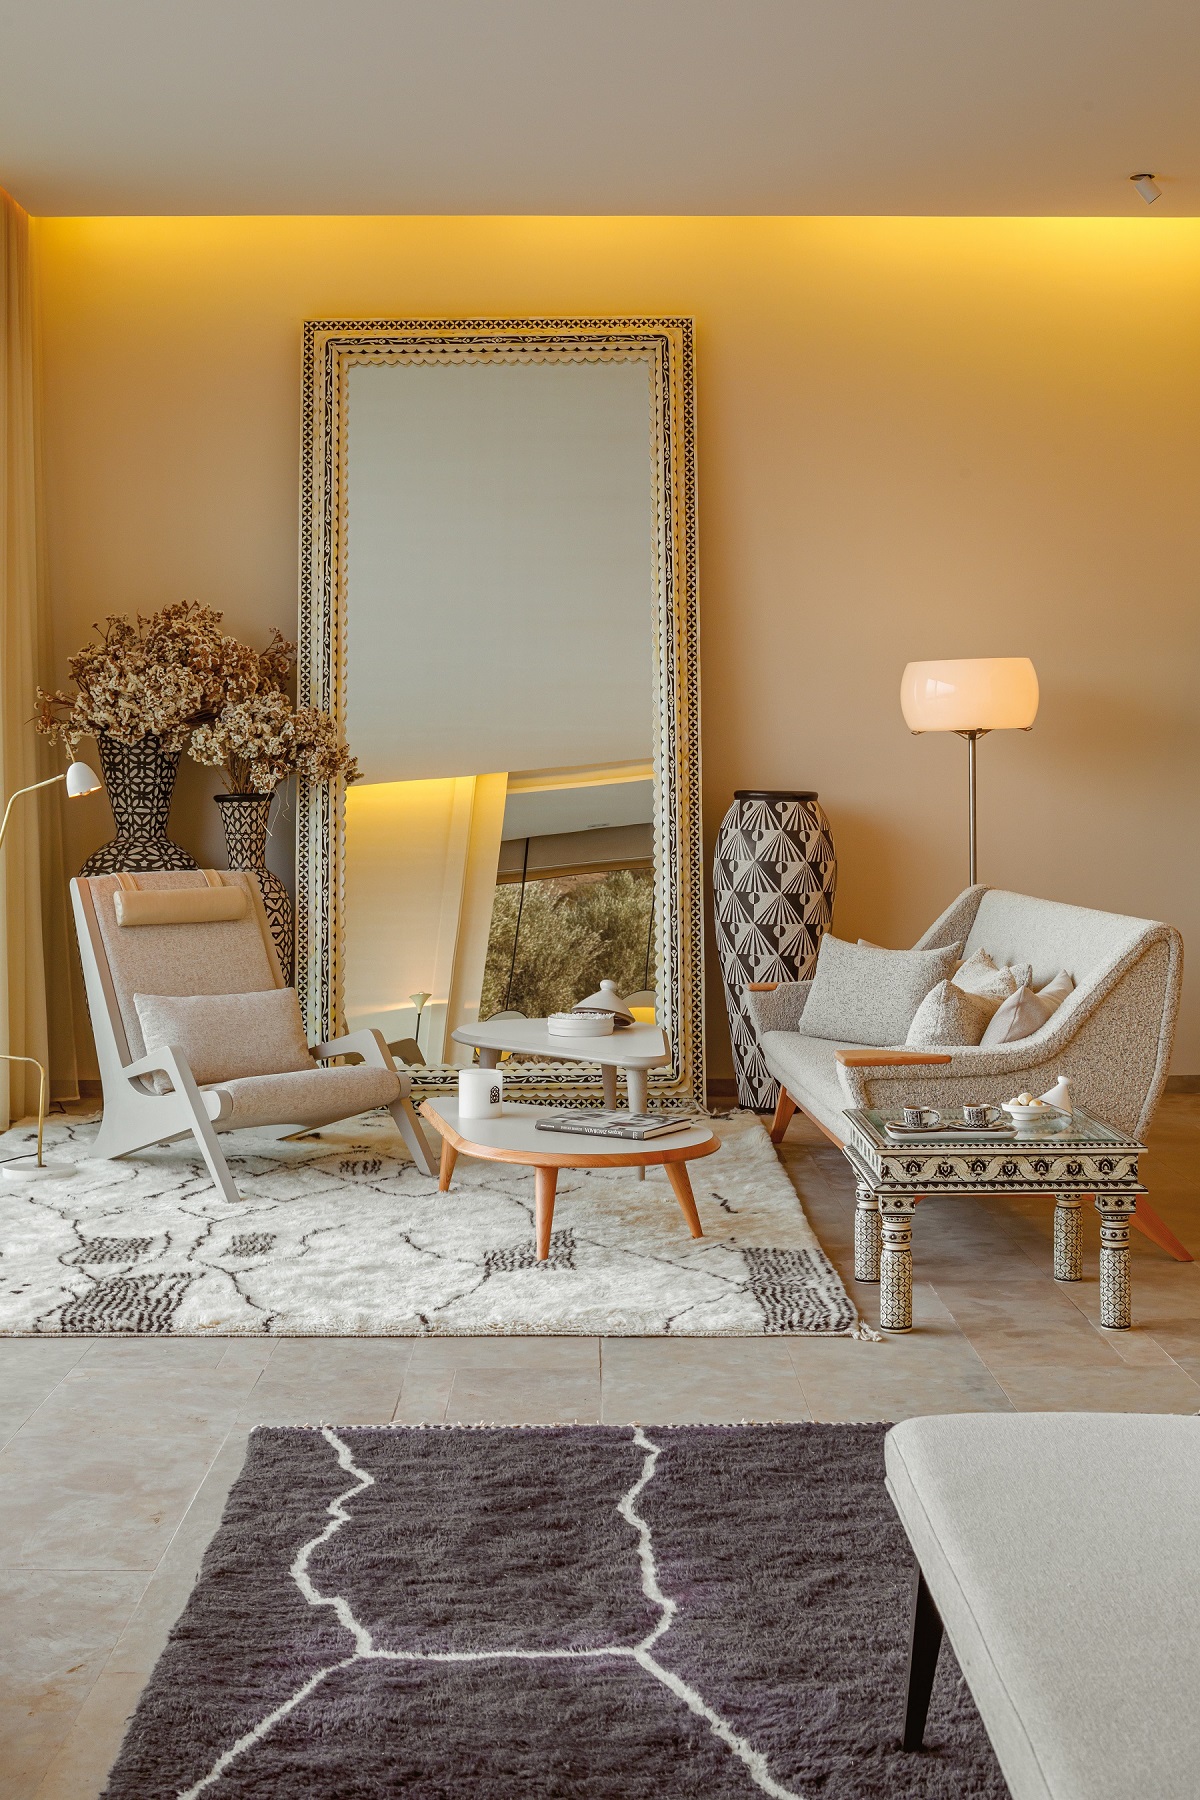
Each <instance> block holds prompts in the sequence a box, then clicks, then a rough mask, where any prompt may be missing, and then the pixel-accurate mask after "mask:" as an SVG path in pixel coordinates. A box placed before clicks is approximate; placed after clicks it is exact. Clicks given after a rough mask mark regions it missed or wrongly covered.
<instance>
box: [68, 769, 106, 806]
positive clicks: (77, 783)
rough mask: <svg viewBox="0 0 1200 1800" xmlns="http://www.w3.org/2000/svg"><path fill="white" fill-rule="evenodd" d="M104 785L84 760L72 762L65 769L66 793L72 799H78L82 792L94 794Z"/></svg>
mask: <svg viewBox="0 0 1200 1800" xmlns="http://www.w3.org/2000/svg"><path fill="white" fill-rule="evenodd" d="M103 786H104V783H103V782H102V781H101V779H100V777H99V776H98V775H97V773H96V771H95V769H89V768H88V766H87V764H86V763H84V762H73V763H72V764H71V766H70V768H69V769H68V770H67V794H68V796H69V797H70V799H72V800H78V799H79V798H80V796H81V795H83V794H96V793H99V791H100V789H101V788H102V787H103Z"/></svg>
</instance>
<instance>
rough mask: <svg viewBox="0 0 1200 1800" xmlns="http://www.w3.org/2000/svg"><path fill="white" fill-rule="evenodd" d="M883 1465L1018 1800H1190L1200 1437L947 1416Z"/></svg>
mask: <svg viewBox="0 0 1200 1800" xmlns="http://www.w3.org/2000/svg"><path fill="white" fill-rule="evenodd" d="M884 1454H885V1460H886V1466H887V1485H888V1490H889V1492H890V1493H891V1496H892V1499H893V1501H894V1502H895V1505H896V1510H897V1511H898V1513H899V1514H900V1518H901V1522H902V1523H903V1525H904V1528H905V1530H906V1531H907V1533H908V1536H909V1538H910V1540H911V1542H912V1546H913V1549H914V1550H915V1551H916V1554H917V1559H918V1561H919V1562H920V1565H921V1567H922V1569H923V1570H924V1572H925V1578H926V1581H927V1582H928V1584H929V1589H930V1592H931V1593H932V1595H933V1598H934V1601H935V1603H936V1605H937V1607H938V1610H939V1611H940V1613H941V1615H942V1619H943V1621H944V1622H945V1625H946V1630H947V1633H948V1634H949V1637H950V1641H951V1643H952V1644H953V1646H954V1651H955V1654H956V1655H957V1657H958V1660H959V1663H960V1665H961V1667H962V1671H963V1674H964V1675H965V1676H966V1679H967V1682H968V1684H969V1686H970V1689H971V1692H972V1694H973V1695H974V1697H975V1701H976V1704H977V1705H978V1707H979V1711H980V1713H981V1715H982V1717H983V1722H984V1724H985V1725H986V1727H987V1730H988V1735H989V1736H990V1738H991V1740H992V1743H993V1745H994V1747H995V1750H996V1755H997V1757H998V1758H999V1761H1000V1766H1001V1768H1002V1770H1003V1771H1004V1776H1005V1779H1006V1780H1007V1782H1008V1785H1009V1788H1010V1790H1011V1793H1012V1795H1013V1800H1129V1797H1130V1796H1131V1795H1145V1796H1146V1797H1147V1800H1149V1796H1151V1795H1153V1796H1154V1800H1192V1796H1194V1795H1195V1793H1196V1789H1197V1780H1196V1771H1197V1769H1200V1709H1197V1707H1196V1703H1195V1697H1196V1693H1197V1690H1198V1688H1200V1625H1198V1624H1197V1616H1196V1606H1195V1593H1196V1588H1197V1583H1198V1582H1200V1538H1198V1536H1197V1533H1196V1494H1197V1492H1200V1420H1198V1419H1195V1418H1186V1417H1171V1416H1155V1415H1153V1414H1150V1415H1147V1414H1136V1413H1132V1414H1129V1413H1016V1414H1010V1415H1001V1414H994V1413H993V1414H981V1413H973V1414H965V1415H953V1414H951V1415H947V1416H944V1417H940V1418H924V1419H908V1420H905V1421H904V1423H903V1424H900V1425H897V1426H895V1427H894V1429H893V1430H892V1431H890V1432H889V1433H888V1436H887V1438H886V1440H885V1446H884ZM897 1703H898V1704H899V1703H900V1696H897Z"/></svg>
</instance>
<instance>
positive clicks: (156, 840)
mask: <svg viewBox="0 0 1200 1800" xmlns="http://www.w3.org/2000/svg"><path fill="white" fill-rule="evenodd" d="M96 745H97V748H98V749H99V752H100V767H101V770H102V771H103V774H104V785H105V787H106V788H107V790H108V803H109V805H110V806H111V807H112V810H113V818H114V819H115V820H116V822H117V835H116V837H114V838H110V839H109V841H108V843H107V844H101V846H100V848H99V849H98V850H93V852H92V854H91V855H90V856H89V857H88V859H87V861H86V862H85V863H84V865H83V867H82V869H80V871H79V873H80V874H81V875H117V874H119V873H120V872H121V871H122V870H123V869H131V870H135V871H136V870H138V869H194V868H195V867H196V863H195V862H194V861H193V859H192V858H191V857H190V856H189V855H188V853H187V851H186V850H181V849H180V847H179V845H178V844H173V843H172V842H171V840H170V838H169V837H168V836H167V817H168V814H169V813H170V811H171V796H172V794H173V793H174V791H175V777H176V775H177V774H178V772H179V756H180V752H179V751H178V750H164V749H163V748H162V746H161V744H160V743H159V740H158V739H157V738H156V737H145V738H143V739H142V740H141V742H140V743H137V744H122V743H120V742H119V741H118V739H116V738H114V737H106V736H101V737H98V738H97V739H96Z"/></svg>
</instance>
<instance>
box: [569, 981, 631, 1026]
mask: <svg viewBox="0 0 1200 1800" xmlns="http://www.w3.org/2000/svg"><path fill="white" fill-rule="evenodd" d="M575 1005H576V1007H582V1008H585V1009H586V1010H587V1011H589V1012H610V1013H611V1014H612V1015H613V1025H614V1026H615V1027H616V1028H617V1029H619V1028H620V1027H621V1026H622V1025H632V1024H633V1014H632V1013H631V1012H630V1010H629V1007H628V1006H627V1005H626V1003H625V1001H624V1000H623V999H622V997H621V995H620V994H618V992H617V984H616V982H615V981H602V982H601V983H600V991H599V993H598V994H589V995H588V997H587V999H586V1000H577V1001H576V1002H575Z"/></svg>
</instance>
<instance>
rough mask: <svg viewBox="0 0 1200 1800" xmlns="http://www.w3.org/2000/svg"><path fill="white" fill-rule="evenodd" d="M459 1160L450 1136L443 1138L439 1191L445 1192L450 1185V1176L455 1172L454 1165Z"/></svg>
mask: <svg viewBox="0 0 1200 1800" xmlns="http://www.w3.org/2000/svg"><path fill="white" fill-rule="evenodd" d="M457 1161H458V1151H457V1150H456V1149H455V1148H454V1146H453V1144H452V1143H451V1142H450V1139H449V1138H443V1139H442V1166H441V1168H440V1170H439V1171H438V1192H439V1193H441V1194H444V1193H446V1192H447V1191H448V1189H449V1187H450V1177H451V1176H452V1175H453V1173H454V1165H455V1163H456V1162H457Z"/></svg>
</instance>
